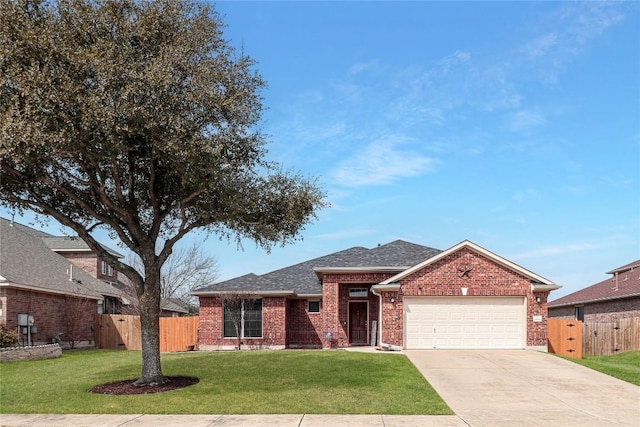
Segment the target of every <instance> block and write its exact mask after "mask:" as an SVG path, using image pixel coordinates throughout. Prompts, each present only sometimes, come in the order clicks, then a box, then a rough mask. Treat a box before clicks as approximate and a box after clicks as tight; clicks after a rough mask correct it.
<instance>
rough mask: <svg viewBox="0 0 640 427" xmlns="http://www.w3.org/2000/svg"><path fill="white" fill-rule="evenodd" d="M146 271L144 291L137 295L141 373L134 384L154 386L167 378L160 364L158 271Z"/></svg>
mask: <svg viewBox="0 0 640 427" xmlns="http://www.w3.org/2000/svg"><path fill="white" fill-rule="evenodd" d="M149 273H150V272H149V271H147V275H146V278H145V282H144V291H143V293H142V294H141V295H138V299H139V303H140V326H141V334H142V374H141V376H140V378H139V379H138V380H137V381H136V382H135V383H134V385H135V386H154V385H158V384H163V383H165V382H166V381H167V379H166V378H165V377H164V375H162V367H161V366H160V272H155V273H151V274H149Z"/></svg>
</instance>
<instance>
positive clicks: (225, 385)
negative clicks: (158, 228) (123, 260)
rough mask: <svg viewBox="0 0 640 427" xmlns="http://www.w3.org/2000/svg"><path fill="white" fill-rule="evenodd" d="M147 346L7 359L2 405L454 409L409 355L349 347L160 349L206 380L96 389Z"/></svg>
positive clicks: (128, 372)
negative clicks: (117, 391)
mask: <svg viewBox="0 0 640 427" xmlns="http://www.w3.org/2000/svg"><path fill="white" fill-rule="evenodd" d="M140 359H141V353H140V352H139V351H112V350H88V351H70V352H64V354H63V356H62V357H61V358H59V359H51V360H39V361H30V362H5V363H2V364H1V365H0V378H1V382H0V399H1V404H0V412H1V413H13V414H27V413H51V414H60V413H66V414H74V413H86V414H90V413H110V414H116V413H117V414H137V413H140V414H260V413H262V414H408V415H414V414H424V415H444V414H453V412H452V411H451V410H450V409H449V408H448V407H447V405H446V404H445V403H444V401H443V400H442V399H441V398H440V397H439V396H438V394H437V393H436V392H435V391H434V390H433V388H432V387H431V385H430V384H429V383H428V382H427V381H426V380H425V379H424V378H423V377H422V375H421V374H420V373H419V372H418V370H417V369H416V368H415V367H414V366H413V365H412V364H411V362H410V361H409V360H408V359H407V358H406V357H405V356H404V355H399V354H373V353H353V352H346V351H292V350H284V351H250V352H206V353H205V352H202V353H200V352H189V353H174V354H163V355H162V366H163V372H164V374H165V375H167V376H192V377H197V378H199V379H200V382H199V383H198V384H195V385H192V386H190V387H187V388H183V389H180V390H174V391H170V392H165V393H156V394H144V395H129V396H114V395H100V394H94V393H90V392H89V391H88V390H89V389H90V388H91V387H93V386H95V385H98V384H103V383H107V382H112V381H119V380H125V379H130V378H131V379H134V378H136V376H137V375H138V374H139V371H140Z"/></svg>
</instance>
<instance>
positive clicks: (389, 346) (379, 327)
mask: <svg viewBox="0 0 640 427" xmlns="http://www.w3.org/2000/svg"><path fill="white" fill-rule="evenodd" d="M371 293H372V294H374V295H375V296H377V297H378V298H380V304H378V305H379V306H380V307H379V311H380V313H379V314H378V318H379V321H378V322H379V323H380V325H379V326H378V330H379V331H380V340H378V342H379V343H380V348H382V349H391V344H385V343H384V342H383V341H382V294H379V293H377V292H376V290H375V289H373V288H371Z"/></svg>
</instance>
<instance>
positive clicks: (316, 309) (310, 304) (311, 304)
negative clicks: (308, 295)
mask: <svg viewBox="0 0 640 427" xmlns="http://www.w3.org/2000/svg"><path fill="white" fill-rule="evenodd" d="M307 312H309V313H320V301H313V300H309V301H307Z"/></svg>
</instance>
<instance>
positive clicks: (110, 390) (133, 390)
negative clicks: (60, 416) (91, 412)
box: [89, 377, 200, 395]
mask: <svg viewBox="0 0 640 427" xmlns="http://www.w3.org/2000/svg"><path fill="white" fill-rule="evenodd" d="M166 378H167V380H168V381H167V382H166V383H164V384H159V385H154V386H134V385H133V383H134V382H135V381H136V380H125V381H116V382H112V383H108V384H100V385H97V386H95V387H93V388H91V390H89V391H91V393H98V394H117V395H128V394H151V393H162V392H165V391H171V390H178V389H181V388H184V387H189V386H190V385H194V384H197V383H198V382H199V381H200V380H199V379H197V378H194V377H166Z"/></svg>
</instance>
